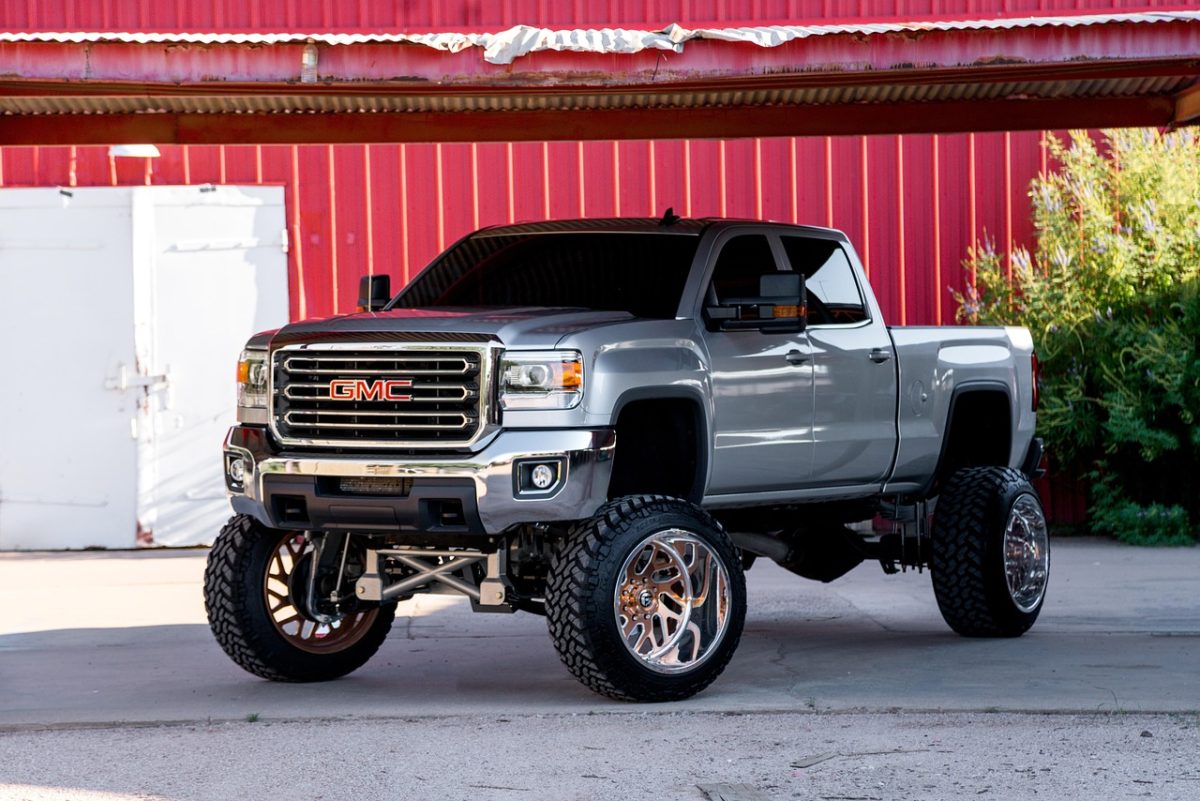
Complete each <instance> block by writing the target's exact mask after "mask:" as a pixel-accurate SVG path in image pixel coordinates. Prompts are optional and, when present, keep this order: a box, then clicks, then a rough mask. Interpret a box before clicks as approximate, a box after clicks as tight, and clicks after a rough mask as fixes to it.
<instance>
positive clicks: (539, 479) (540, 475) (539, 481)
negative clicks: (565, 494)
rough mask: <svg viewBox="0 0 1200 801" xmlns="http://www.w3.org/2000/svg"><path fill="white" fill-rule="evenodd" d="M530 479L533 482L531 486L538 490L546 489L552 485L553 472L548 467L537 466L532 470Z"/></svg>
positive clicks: (543, 465)
mask: <svg viewBox="0 0 1200 801" xmlns="http://www.w3.org/2000/svg"><path fill="white" fill-rule="evenodd" d="M530 478H531V479H532V480H533V486H535V487H537V488H538V489H546V488H547V487H549V486H550V485H551V484H553V483H554V471H553V470H552V469H551V468H550V466H549V465H545V464H539V465H538V466H537V467H535V468H533V473H532V474H531V475H530Z"/></svg>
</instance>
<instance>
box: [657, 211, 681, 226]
mask: <svg viewBox="0 0 1200 801" xmlns="http://www.w3.org/2000/svg"><path fill="white" fill-rule="evenodd" d="M682 219H683V218H682V217H680V216H678V215H677V214H675V207H674V206H668V207H667V210H666V212H665V213H664V214H663V216H662V219H661V220H659V221H658V224H659V225H660V226H661V227H663V228H666V227H668V226H671V225H674V224H675V223H677V222H680V221H681V220H682Z"/></svg>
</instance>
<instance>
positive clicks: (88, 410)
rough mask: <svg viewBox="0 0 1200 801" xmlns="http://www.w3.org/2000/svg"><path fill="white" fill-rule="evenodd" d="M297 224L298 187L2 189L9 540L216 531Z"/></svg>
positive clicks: (108, 540) (114, 543)
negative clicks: (242, 400) (286, 195)
mask: <svg viewBox="0 0 1200 801" xmlns="http://www.w3.org/2000/svg"><path fill="white" fill-rule="evenodd" d="M67 193H69V194H67ZM284 220H285V215H284V207H283V190H282V187H211V186H206V187H197V186H187V187H113V188H109V187H103V188H73V189H70V190H62V191H60V190H58V189H4V190H0V365H3V373H2V374H3V375H4V379H3V386H4V389H5V391H3V392H0V549H29V548H85V547H108V548H127V547H134V546H135V545H136V544H149V543H154V544H159V545H187V544H196V543H202V542H208V541H211V539H212V537H213V536H214V535H215V533H216V530H217V529H218V528H219V527H220V525H221V522H222V521H223V520H224V518H225V517H227V516H228V514H229V507H228V502H227V501H226V500H225V497H224V491H223V484H222V481H221V472H220V471H221V459H220V443H221V438H222V437H223V436H224V433H225V430H226V429H227V428H228V426H229V425H231V424H232V422H233V417H234V364H235V361H236V359H237V354H238V351H239V349H240V347H241V344H242V342H244V340H245V339H246V337H247V336H249V335H250V334H251V333H253V332H255V331H258V330H263V329H268V328H275V327H278V326H280V325H282V324H284V323H285V322H286V321H287V313H288V312H287V309H288V302H287V256H286V238H285V233H284Z"/></svg>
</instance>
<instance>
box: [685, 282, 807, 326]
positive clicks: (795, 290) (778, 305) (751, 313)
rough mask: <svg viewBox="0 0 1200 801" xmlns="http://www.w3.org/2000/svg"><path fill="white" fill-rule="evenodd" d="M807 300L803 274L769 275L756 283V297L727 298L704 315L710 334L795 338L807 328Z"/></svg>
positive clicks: (709, 308) (708, 309) (706, 310)
mask: <svg viewBox="0 0 1200 801" xmlns="http://www.w3.org/2000/svg"><path fill="white" fill-rule="evenodd" d="M807 299H808V293H807V290H806V289H805V285H804V275H803V274H801V273H797V272H779V273H769V274H767V275H764V276H761V277H760V278H759V280H758V297H755V298H726V299H725V301H724V302H723V303H722V304H721V305H720V306H709V307H707V308H705V310H704V315H705V318H706V320H707V321H708V327H709V329H710V330H713V331H762V332H763V333H777V334H778V333H793V334H795V333H800V332H801V331H803V330H804V329H805V328H807V327H808V302H807Z"/></svg>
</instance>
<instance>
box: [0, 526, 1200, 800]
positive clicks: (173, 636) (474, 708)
mask: <svg viewBox="0 0 1200 801" xmlns="http://www.w3.org/2000/svg"><path fill="white" fill-rule="evenodd" d="M204 556H205V554H204V552H203V551H184V552H172V553H164V552H141V553H130V554H110V553H76V554H0V799H10V798H12V799H26V798H28V799H49V798H72V799H75V798H79V799H103V800H104V801H110V800H111V799H124V798H167V799H189V800H190V799H208V798H213V799H224V798H234V797H247V798H254V797H261V796H262V795H265V793H266V789H267V788H268V787H269V788H272V790H281V791H285V793H284V794H288V793H290V797H293V798H316V797H318V796H319V797H321V798H323V799H340V798H347V799H349V798H355V799H360V798H363V797H364V795H365V796H366V797H388V798H392V797H394V798H459V797H461V798H472V799H477V798H509V797H511V798H522V799H541V798H547V799H548V798H610V797H611V798H621V799H624V798H627V797H629V795H630V794H631V793H632V794H633V795H644V794H645V793H646V792H650V793H651V795H653V796H655V797H661V798H697V799H702V798H705V797H726V798H730V799H733V798H738V799H751V798H755V797H757V798H793V797H797V798H822V799H826V798H828V799H836V798H864V799H865V798H881V799H883V798H887V799H891V798H952V797H961V796H964V795H974V794H976V793H978V794H982V795H986V794H987V793H993V794H996V795H1004V796H1005V797H1017V798H1020V797H1032V795H1033V794H1034V793H1035V792H1036V794H1037V795H1041V796H1043V797H1050V798H1059V799H1061V798H1081V799H1085V798H1086V799H1089V801H1091V799H1096V798H1110V797H1112V798H1118V797H1120V798H1124V797H1138V796H1139V795H1146V797H1153V798H1156V799H1159V798H1180V799H1195V798H1197V797H1200V768H1196V767H1193V765H1194V764H1195V760H1194V758H1193V757H1194V754H1195V753H1197V749H1198V746H1200V717H1198V715H1197V712H1198V711H1200V548H1191V549H1170V550H1154V549H1135V548H1128V547H1124V546H1120V545H1115V544H1111V543H1102V542H1096V541H1080V540H1066V541H1063V540H1059V541H1055V543H1054V555H1053V568H1052V577H1051V585H1050V590H1049V595H1048V599H1047V603H1046V606H1045V609H1044V611H1043V613H1042V617H1041V619H1040V620H1039V622H1038V624H1037V625H1036V626H1035V627H1034V629H1033V630H1032V631H1031V632H1030V633H1029V634H1027V635H1026V636H1024V637H1022V638H1020V639H1017V640H1001V641H987V640H968V639H963V638H960V637H957V636H955V635H954V634H952V633H951V632H950V631H949V630H948V629H947V628H946V627H945V625H944V624H943V623H942V621H941V618H940V616H939V614H938V611H937V607H936V604H935V603H934V600H933V596H932V590H931V589H930V586H929V577H928V575H927V574H915V573H909V574H907V575H899V576H890V577H889V576H884V575H883V574H882V573H881V572H880V570H879V568H878V566H877V565H872V564H865V565H863V566H861V567H859V568H858V569H857V570H855V571H853V572H852V573H851V574H850V575H848V576H846V577H845V578H843V579H840V580H839V581H837V582H835V583H833V584H830V585H820V584H816V583H812V582H808V581H805V580H802V579H799V578H796V577H793V576H792V575H791V574H789V573H786V572H784V571H783V570H781V569H779V568H777V567H775V566H774V565H771V564H769V563H766V564H764V563H761V562H760V564H758V565H756V566H755V568H754V569H753V570H752V571H751V572H750V573H749V575H748V579H749V591H750V611H749V615H748V620H747V628H746V633H745V635H744V637H743V640H742V644H741V647H740V648H739V651H738V653H737V655H736V656H735V657H734V659H733V662H732V663H731V665H730V666H729V668H728V670H727V671H726V672H725V674H724V675H723V676H722V677H721V678H720V679H719V680H718V681H717V682H716V683H715V684H714V685H713V686H712V687H711V688H709V689H708V690H707V691H705V692H704V693H702V694H701V695H700V696H698V697H696V698H694V699H691V700H689V701H687V702H682V703H677V704H665V705H655V706H638V705H629V704H620V703H616V702H612V701H608V700H606V699H603V698H600V697H598V696H594V695H592V694H591V693H590V692H589V691H587V690H586V689H585V688H583V687H582V686H581V685H579V684H577V683H576V682H575V681H574V679H572V678H571V677H570V675H569V674H568V673H567V672H566V670H565V669H564V668H563V667H562V666H561V665H560V664H559V662H558V659H557V657H556V655H555V653H554V651H553V648H552V647H551V645H550V642H549V640H548V638H547V636H546V633H545V624H544V621H543V620H542V619H540V618H537V617H533V616H529V615H513V616H502V615H473V614H471V613H470V611H469V608H468V607H467V606H466V605H465V604H463V603H461V602H458V601H455V600H452V599H448V598H427V599H417V600H416V601H413V602H408V603H405V604H403V605H402V606H401V609H400V615H399V616H398V618H397V622H396V624H395V627H394V629H393V633H392V636H391V638H390V639H389V640H388V641H387V643H385V645H384V647H383V648H382V650H381V651H380V653H379V654H378V655H377V656H376V658H375V659H374V660H373V661H372V662H371V663H370V664H368V665H367V666H366V667H365V668H364V669H362V670H360V671H359V672H358V673H356V674H354V675H353V676H350V677H348V678H346V679H343V680H340V681H338V682H334V683H331V684H325V685H281V684H272V683H269V682H264V681H261V680H259V679H256V678H254V677H252V676H249V675H248V674H245V673H243V672H242V671H241V670H240V669H239V668H237V667H236V666H235V665H233V663H231V662H230V661H229V660H228V659H227V658H226V657H225V656H224V654H223V653H222V652H221V651H220V650H219V649H218V647H217V646H216V644H215V642H214V641H213V640H212V638H211V636H210V635H209V633H208V629H207V626H206V625H205V623H204V614H203V604H202V599H201V597H200V587H199V581H200V574H201V572H202V570H203V560H204ZM1143 733H1145V736H1143ZM818 757H824V758H821V759H819V761H818V762H815V763H813V764H811V765H807V764H805V763H807V762H808V761H810V760H812V759H814V758H818ZM796 765H800V767H796ZM306 766H307V767H306ZM589 777H592V778H589ZM1147 782H1149V784H1148V783H1147ZM739 785H741V786H739ZM256 788H257V789H258V790H260V791H261V792H259V793H256ZM701 788H706V789H701ZM714 788H715V789H714ZM714 794H715V795H714Z"/></svg>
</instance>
